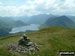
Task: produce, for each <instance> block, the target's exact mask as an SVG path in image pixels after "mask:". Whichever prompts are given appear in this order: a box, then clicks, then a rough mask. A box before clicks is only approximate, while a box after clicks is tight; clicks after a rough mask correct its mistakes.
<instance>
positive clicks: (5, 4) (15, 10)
mask: <svg viewBox="0 0 75 56" xmlns="http://www.w3.org/2000/svg"><path fill="white" fill-rule="evenodd" d="M38 14H55V15H75V0H0V16H24V15H26V16H32V15H38Z"/></svg>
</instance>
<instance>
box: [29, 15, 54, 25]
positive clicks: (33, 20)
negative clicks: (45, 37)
mask: <svg viewBox="0 0 75 56" xmlns="http://www.w3.org/2000/svg"><path fill="white" fill-rule="evenodd" d="M50 17H54V15H46V14H40V15H36V16H31V17H30V20H29V23H30V24H43V23H44V22H45V21H46V20H47V19H48V18H50Z"/></svg>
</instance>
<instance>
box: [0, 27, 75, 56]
mask: <svg viewBox="0 0 75 56" xmlns="http://www.w3.org/2000/svg"><path fill="white" fill-rule="evenodd" d="M21 36H22V34H16V35H11V36H8V37H4V38H1V39H0V56H38V55H39V56H60V54H59V51H75V29H69V28H65V27H50V28H45V29H41V30H39V31H37V32H33V33H29V34H27V36H28V37H29V39H31V40H32V41H34V42H35V43H36V44H37V45H38V46H39V49H40V51H36V54H35V55H29V53H19V54H17V53H15V54H14V53H11V51H9V50H8V45H9V44H12V43H14V44H16V43H17V41H18V40H19V39H20V37H21ZM33 52H34V51H33ZM64 56H65V55H64ZM67 56H70V55H67ZM72 56H73V55H72Z"/></svg>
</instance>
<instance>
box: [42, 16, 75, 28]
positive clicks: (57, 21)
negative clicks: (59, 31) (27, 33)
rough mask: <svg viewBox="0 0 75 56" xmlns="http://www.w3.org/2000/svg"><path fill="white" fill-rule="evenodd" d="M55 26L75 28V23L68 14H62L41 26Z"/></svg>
mask: <svg viewBox="0 0 75 56" xmlns="http://www.w3.org/2000/svg"><path fill="white" fill-rule="evenodd" d="M53 26H64V27H69V28H75V23H74V22H73V21H72V20H71V19H69V18H68V17H66V16H60V17H56V18H53V19H48V20H47V21H46V22H45V23H44V24H42V25H41V28H45V27H53Z"/></svg>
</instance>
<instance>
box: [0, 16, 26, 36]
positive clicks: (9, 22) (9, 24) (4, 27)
mask: <svg viewBox="0 0 75 56" xmlns="http://www.w3.org/2000/svg"><path fill="white" fill-rule="evenodd" d="M24 25H26V24H25V23H23V22H21V21H19V20H18V21H14V20H13V19H11V18H9V17H8V18H7V17H0V37H1V36H6V35H8V34H9V31H10V30H11V29H12V28H13V27H18V26H24Z"/></svg>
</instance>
